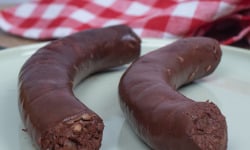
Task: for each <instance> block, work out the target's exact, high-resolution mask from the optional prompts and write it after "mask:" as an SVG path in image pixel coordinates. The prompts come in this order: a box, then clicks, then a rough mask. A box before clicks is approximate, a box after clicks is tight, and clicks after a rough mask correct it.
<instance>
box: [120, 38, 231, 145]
mask: <svg viewBox="0 0 250 150" xmlns="http://www.w3.org/2000/svg"><path fill="white" fill-rule="evenodd" d="M221 54H222V51H221V49H220V45H219V43H218V42H217V41H215V40H213V39H210V38H205V37H193V38H186V39H181V40H178V41H176V42H174V43H172V44H170V45H167V46H164V47H162V48H159V49H157V50H155V51H153V52H150V53H148V54H146V55H144V56H142V57H141V58H139V59H138V60H137V61H135V62H134V63H133V64H132V65H131V66H130V67H129V68H128V69H127V71H126V72H125V73H124V74H123V76H122V78H121V80H120V84H119V95H120V105H121V109H122V110H123V112H124V114H125V116H126V118H127V120H128V122H129V123H130V124H131V126H132V128H133V129H134V131H135V132H136V133H137V135H138V136H139V137H140V138H141V139H142V140H143V141H144V142H145V143H147V144H148V145H149V146H150V147H151V148H152V149H155V150H225V149H226V147H227V126H226V120H225V117H224V116H223V115H222V113H221V111H220V110H219V108H218V107H217V106H216V105H215V104H214V103H212V102H209V101H204V102H195V101H193V100H191V99H189V98H187V97H186V96H184V95H182V94H180V93H179V92H178V91H177V89H178V88H179V87H181V86H182V85H185V84H188V83H190V82H192V81H193V80H196V79H199V78H201V77H203V76H206V75H208V74H210V73H212V72H213V71H214V70H215V68H216V67H217V66H218V64H219V62H220V59H221Z"/></svg>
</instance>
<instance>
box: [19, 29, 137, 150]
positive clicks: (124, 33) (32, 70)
mask: <svg viewBox="0 0 250 150" xmlns="http://www.w3.org/2000/svg"><path fill="white" fill-rule="evenodd" d="M139 55H140V39H139V38H138V37H137V35H136V34H135V33H134V32H133V31H132V30H131V29H130V28H129V27H127V26H124V25H120V26H112V27H107V28H100V29H90V30H86V31H82V32H79V33H76V34H73V35H70V36H68V37H65V38H62V39H59V40H55V41H52V42H51V43H49V44H48V45H46V46H44V47H42V48H40V49H39V50H38V51H37V52H35V53H34V54H33V55H32V56H31V57H30V58H29V59H28V60H27V61H26V63H25V64H24V65H23V67H22V68H21V70H20V73H19V109H20V113H21V116H22V120H23V122H24V125H25V126H26V128H27V131H28V133H29V134H30V135H31V137H32V139H33V140H34V143H35V145H36V146H37V147H38V148H39V149H42V150H49V149H50V150H57V149H58V150H62V149H71V150H75V149H88V150H94V149H99V148H100V145H101V140H102V131H103V128H104V124H103V121H102V119H101V118H100V117H99V116H98V115H97V114H96V113H95V112H94V111H92V110H90V109H89V108H88V107H87V106H86V105H84V104H83V103H82V102H80V101H79V100H78V99H77V98H76V97H75V96H74V93H73V88H74V86H75V85H77V83H79V82H80V81H81V80H82V79H83V78H85V77H87V76H89V75H91V74H92V73H94V72H97V71H101V70H104V69H107V68H110V67H116V66H120V65H123V64H126V63H129V62H131V61H132V60H134V59H135V58H137V57H138V56H139Z"/></svg>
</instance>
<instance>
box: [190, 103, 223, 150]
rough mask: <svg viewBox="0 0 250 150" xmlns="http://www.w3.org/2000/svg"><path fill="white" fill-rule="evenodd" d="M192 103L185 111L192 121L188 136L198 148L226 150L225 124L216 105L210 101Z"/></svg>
mask: <svg viewBox="0 0 250 150" xmlns="http://www.w3.org/2000/svg"><path fill="white" fill-rule="evenodd" d="M193 104H194V105H192V107H191V109H190V112H188V113H186V115H188V117H189V119H190V120H191V122H192V126H191V127H189V129H188V130H189V131H188V132H189V133H188V135H189V136H190V137H189V138H191V140H192V141H193V143H194V144H195V145H197V147H198V149H200V150H226V148H227V126H226V121H225V117H224V116H223V115H222V114H221V112H220V110H219V109H218V107H217V106H216V105H215V104H214V103H211V102H200V103H193Z"/></svg>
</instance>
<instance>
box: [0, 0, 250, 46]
mask: <svg viewBox="0 0 250 150" xmlns="http://www.w3.org/2000/svg"><path fill="white" fill-rule="evenodd" d="M243 9H250V2H249V0H138V1H133V0H39V1H32V2H28V3H23V4H20V5H18V6H16V7H13V8H8V9H6V10H3V11H1V12H0V28H1V29H2V30H4V31H6V32H9V33H12V34H15V35H19V36H22V37H26V38H32V39H52V38H60V37H64V36H67V35H69V34H71V33H74V32H77V31H79V30H84V29H88V28H96V27H105V26H110V25H116V24H127V25H129V26H131V27H132V28H133V29H134V31H135V32H136V33H137V34H138V35H139V36H141V37H157V38H167V37H186V36H195V35H202V33H205V32H206V30H207V26H208V25H211V23H213V22H215V21H218V20H220V19H221V18H224V17H227V16H229V15H232V14H234V13H235V12H238V11H239V10H243ZM249 22H250V19H249V20H248V24H247V26H245V28H244V29H242V32H243V31H244V33H242V32H240V33H239V35H235V37H233V38H236V39H233V41H235V40H237V37H238V38H239V37H244V36H245V35H247V34H248V33H249V32H250V29H249V28H250V27H249V26H250V23H249ZM203 27H204V28H203ZM205 27H206V28H205ZM227 42H228V43H231V42H232V41H227Z"/></svg>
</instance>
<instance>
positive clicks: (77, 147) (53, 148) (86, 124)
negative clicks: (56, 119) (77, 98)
mask: <svg viewBox="0 0 250 150" xmlns="http://www.w3.org/2000/svg"><path fill="white" fill-rule="evenodd" d="M103 128H104V125H103V122H102V120H101V119H100V118H99V117H98V116H95V115H94V116H93V114H92V116H90V115H89V114H82V115H81V116H80V117H78V118H77V119H70V120H67V121H65V122H62V123H59V124H58V125H57V126H56V127H54V128H53V129H51V130H49V131H48V132H47V133H45V135H44V136H42V138H41V141H40V144H41V148H42V149H43V150H82V149H84V150H98V149H99V148H100V146H101V140H102V132H103Z"/></svg>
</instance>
